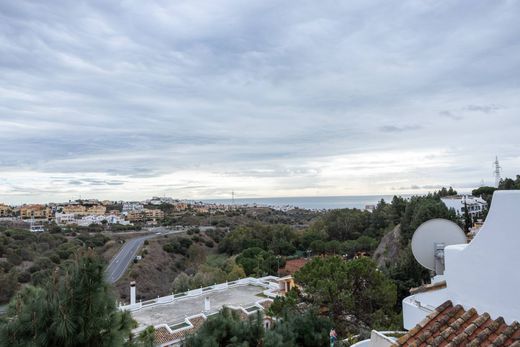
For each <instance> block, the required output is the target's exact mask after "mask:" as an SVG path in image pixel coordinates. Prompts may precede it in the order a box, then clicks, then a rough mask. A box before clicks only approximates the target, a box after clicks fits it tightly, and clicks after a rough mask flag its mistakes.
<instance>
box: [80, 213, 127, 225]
mask: <svg viewBox="0 0 520 347" xmlns="http://www.w3.org/2000/svg"><path fill="white" fill-rule="evenodd" d="M103 221H106V223H107V224H121V225H130V224H131V223H130V222H129V221H127V220H125V219H124V218H121V217H119V216H116V215H113V214H111V215H108V216H99V215H90V216H85V217H83V218H81V219H79V220H77V224H78V225H79V226H89V225H91V224H102V223H103Z"/></svg>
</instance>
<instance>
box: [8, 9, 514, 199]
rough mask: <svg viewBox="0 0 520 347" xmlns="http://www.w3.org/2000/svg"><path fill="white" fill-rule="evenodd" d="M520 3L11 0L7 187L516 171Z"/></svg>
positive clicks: (381, 184)
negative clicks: (495, 165) (495, 164)
mask: <svg viewBox="0 0 520 347" xmlns="http://www.w3.org/2000/svg"><path fill="white" fill-rule="evenodd" d="M519 13H520V2H518V1H513V0H511V1H498V0H497V1H475V0H467V1H437V0H435V1H433V0H432V1H428V0H426V1H425V0H422V1H419V0H418V1H402V0H398V1H388V0H382V1H366V0H359V1H354V0H349V1H328V0H325V1H268V0H259V1H241V0H237V1H227V0H223V1H220V0H218V1H217V0H209V1H193V0H188V1H175V0H173V1H172V0H164V1H135V2H132V1H119V2H118V1H90V2H89V1H70V2H62V1H55V2H50V1H43V0H42V1H0V139H1V144H0V201H4V202H9V203H20V202H29V201H30V202H38V201H62V200H68V199H74V198H77V197H79V196H80V195H81V196H82V197H97V198H117V199H141V198H146V197H149V196H152V195H161V196H162V195H167V196H173V197H178V198H219V197H223V198H229V197H230V194H231V191H232V190H234V191H235V193H236V195H237V197H256V196H264V197H272V196H315V195H359V194H394V193H410V192H423V191H426V190H432V189H436V188H437V187H439V186H441V185H453V186H455V187H457V188H459V189H462V190H468V189H470V188H471V187H474V186H476V185H479V184H480V182H482V181H484V182H486V183H492V182H493V173H492V161H493V160H494V158H495V155H498V156H499V159H500V160H501V164H502V166H503V175H505V176H513V175H516V174H517V173H520V97H519V95H520V59H519V57H520V21H519V20H518V14H519Z"/></svg>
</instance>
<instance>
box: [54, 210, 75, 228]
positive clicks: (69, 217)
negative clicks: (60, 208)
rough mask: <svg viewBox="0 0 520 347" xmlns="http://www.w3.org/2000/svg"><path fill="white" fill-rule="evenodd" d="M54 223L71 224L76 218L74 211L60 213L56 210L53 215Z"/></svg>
mask: <svg viewBox="0 0 520 347" xmlns="http://www.w3.org/2000/svg"><path fill="white" fill-rule="evenodd" d="M55 218H56V224H61V225H63V224H73V223H76V218H75V215H74V213H60V212H56V215H55Z"/></svg>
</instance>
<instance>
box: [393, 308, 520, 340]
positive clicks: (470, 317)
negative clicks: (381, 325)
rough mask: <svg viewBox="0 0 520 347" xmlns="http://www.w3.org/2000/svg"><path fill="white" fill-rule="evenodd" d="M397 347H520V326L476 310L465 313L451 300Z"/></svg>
mask: <svg viewBox="0 0 520 347" xmlns="http://www.w3.org/2000/svg"><path fill="white" fill-rule="evenodd" d="M394 346H429V347H430V346H431V347H437V346H446V347H454V346H469V347H477V346H509V347H511V346H513V347H520V323H518V322H517V321H514V322H513V323H511V324H509V325H507V324H506V323H505V321H504V318H502V317H498V318H497V319H492V318H491V316H490V315H489V313H487V312H484V313H483V314H479V313H478V312H477V310H476V309H475V308H470V309H469V310H467V311H466V310H464V308H463V307H462V306H461V305H456V306H453V303H452V302H451V300H448V301H446V302H444V303H443V304H441V305H440V306H439V307H437V308H436V309H435V310H434V311H433V312H432V313H430V314H429V315H428V316H427V317H426V318H424V319H423V320H422V321H421V322H420V323H419V324H417V325H416V326H415V327H414V328H412V329H411V330H409V331H408V333H407V334H405V335H403V336H402V337H401V338H399V339H398V340H397V342H396V343H395V344H394Z"/></svg>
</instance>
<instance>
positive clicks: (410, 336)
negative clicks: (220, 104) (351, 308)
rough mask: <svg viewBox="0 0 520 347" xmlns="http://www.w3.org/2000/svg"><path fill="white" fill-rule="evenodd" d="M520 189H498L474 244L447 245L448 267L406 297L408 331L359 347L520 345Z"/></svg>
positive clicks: (373, 338)
mask: <svg viewBox="0 0 520 347" xmlns="http://www.w3.org/2000/svg"><path fill="white" fill-rule="evenodd" d="M519 213H520V191H497V192H495V194H494V196H493V203H492V205H491V209H490V211H489V214H488V216H487V219H486V222H485V223H484V226H483V227H482V228H481V229H480V232H479V233H478V234H477V235H476V236H475V238H474V239H473V240H472V241H471V242H470V243H469V244H461V245H451V246H447V247H446V248H445V249H444V255H445V272H444V275H442V276H435V277H434V278H433V279H432V284H429V285H425V286H423V287H420V288H416V289H415V290H412V291H411V292H412V295H410V296H409V297H407V298H405V299H404V300H403V325H404V328H405V329H407V330H408V331H407V332H405V333H403V334H401V335H402V336H401V337H396V334H395V332H378V331H375V330H374V331H372V334H371V338H370V339H369V340H365V341H361V342H358V343H356V344H355V345H354V346H356V347H386V346H475V347H477V346H515V347H517V346H520V323H518V321H520V294H519V293H520V292H519V289H520V251H519V249H520V227H519V224H518V215H519Z"/></svg>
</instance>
